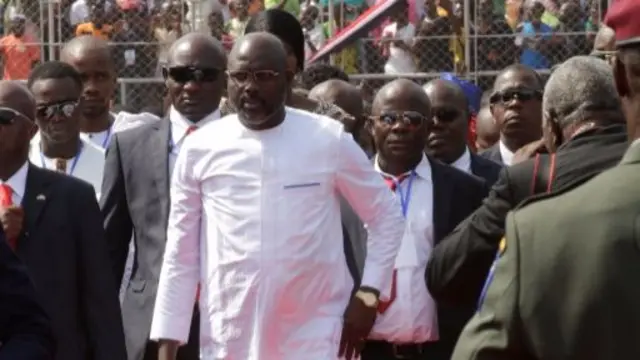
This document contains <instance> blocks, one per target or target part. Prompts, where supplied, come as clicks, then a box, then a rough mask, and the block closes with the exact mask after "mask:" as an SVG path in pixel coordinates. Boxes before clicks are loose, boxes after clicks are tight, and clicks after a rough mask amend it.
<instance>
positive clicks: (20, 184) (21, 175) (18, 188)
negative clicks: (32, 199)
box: [0, 162, 29, 204]
mask: <svg viewBox="0 0 640 360" xmlns="http://www.w3.org/2000/svg"><path fill="white" fill-rule="evenodd" d="M28 173H29V162H25V163H24V164H23V165H22V166H21V167H20V169H18V171H16V172H15V173H13V175H11V177H10V178H8V179H7V181H6V182H5V181H2V180H0V184H6V185H9V187H10V188H11V190H12V192H11V201H12V202H13V203H14V204H21V203H22V199H24V194H25V192H26V191H27V174H28Z"/></svg>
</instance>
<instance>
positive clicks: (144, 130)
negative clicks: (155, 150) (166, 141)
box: [113, 118, 169, 145]
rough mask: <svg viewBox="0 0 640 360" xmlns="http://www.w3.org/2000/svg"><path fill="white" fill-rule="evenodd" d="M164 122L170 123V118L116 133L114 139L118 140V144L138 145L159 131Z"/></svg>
mask: <svg viewBox="0 0 640 360" xmlns="http://www.w3.org/2000/svg"><path fill="white" fill-rule="evenodd" d="M162 121H169V119H168V118H164V119H160V120H159V121H152V122H146V123H143V124H140V125H139V126H134V127H130V128H125V129H121V130H118V131H115V132H114V134H113V138H114V139H118V140H117V141H118V144H119V145H122V144H127V143H129V142H133V143H137V142H139V141H140V140H141V139H144V138H145V136H148V135H149V134H151V133H153V132H154V131H157V130H158V128H159V126H160V123H161V122H162ZM115 124H116V123H114V126H115Z"/></svg>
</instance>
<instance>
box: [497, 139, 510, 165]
mask: <svg viewBox="0 0 640 360" xmlns="http://www.w3.org/2000/svg"><path fill="white" fill-rule="evenodd" d="M498 146H499V147H500V157H502V163H503V164H505V165H506V166H511V164H512V163H513V152H512V151H511V150H509V148H507V145H505V144H504V143H503V142H502V141H498Z"/></svg>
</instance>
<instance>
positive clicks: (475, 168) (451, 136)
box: [424, 79, 501, 186]
mask: <svg viewBox="0 0 640 360" xmlns="http://www.w3.org/2000/svg"><path fill="white" fill-rule="evenodd" d="M424 90H425V92H426V93H427V96H428V97H429V100H430V101H431V111H432V118H433V126H432V128H431V129H430V131H429V134H428V137H427V145H426V147H425V150H426V152H427V154H428V155H430V156H431V157H433V158H436V159H438V160H440V161H442V162H444V163H446V164H449V165H451V166H453V167H455V168H457V169H458V170H461V171H464V172H466V173H469V174H473V175H475V176H478V177H480V178H482V179H484V180H485V181H486V183H487V185H488V186H491V185H493V183H495V182H496V180H497V179H498V173H500V169H501V166H500V165H499V164H498V163H496V162H493V161H490V160H487V159H484V158H482V157H480V156H478V155H476V154H474V153H472V152H471V151H469V147H468V146H467V141H468V139H467V133H468V127H469V110H468V109H469V103H468V101H467V98H466V96H465V95H464V92H463V91H462V89H461V88H460V86H459V85H458V84H456V83H454V82H452V81H449V80H443V79H437V80H432V81H430V82H428V83H427V84H426V85H425V86H424Z"/></svg>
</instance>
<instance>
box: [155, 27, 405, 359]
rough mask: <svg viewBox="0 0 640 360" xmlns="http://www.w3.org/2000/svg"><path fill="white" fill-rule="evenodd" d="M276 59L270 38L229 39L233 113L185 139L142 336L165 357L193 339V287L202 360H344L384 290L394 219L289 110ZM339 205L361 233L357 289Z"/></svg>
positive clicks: (350, 157)
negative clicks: (358, 222) (364, 231)
mask: <svg viewBox="0 0 640 360" xmlns="http://www.w3.org/2000/svg"><path fill="white" fill-rule="evenodd" d="M286 58H287V53H286V51H285V49H284V46H283V44H282V42H281V41H280V40H279V39H278V38H277V37H275V36H273V35H271V34H269V33H266V32H256V33H251V34H247V35H245V36H244V37H242V38H241V39H240V40H239V41H237V42H236V43H235V44H234V47H233V49H232V51H231V54H230V55H229V71H228V75H229V78H230V79H229V86H228V93H229V100H230V101H231V102H232V103H233V105H234V106H235V107H236V108H237V109H238V113H237V115H229V116H227V117H225V118H223V119H221V120H220V121H218V122H214V123H212V124H211V125H209V126H207V127H205V128H204V129H202V130H201V131H198V132H197V133H195V134H194V135H193V138H191V139H189V141H188V142H187V143H186V144H185V147H184V148H183V150H182V152H181V153H180V156H179V158H178V160H177V162H176V170H175V175H174V178H173V180H174V181H173V185H172V191H171V213H170V219H169V230H168V235H167V248H166V251H165V253H164V262H163V265H162V273H161V275H160V283H159V285H158V299H157V301H156V306H155V309H154V318H153V325H152V329H151V338H153V339H158V340H159V341H160V342H161V349H162V352H161V357H160V359H161V360H173V359H174V358H175V351H176V349H177V347H178V346H179V344H181V343H184V342H185V341H186V339H187V337H188V336H189V332H190V331H189V323H190V320H191V314H192V312H193V306H192V301H193V299H194V297H195V296H196V291H197V290H196V288H197V284H198V282H200V283H201V285H202V287H201V294H200V306H201V308H202V309H203V311H202V313H203V314H205V311H206V318H204V315H203V321H202V336H201V339H202V343H201V354H202V358H203V359H215V358H218V359H232V358H233V359H253V360H272V359H279V360H298V359H318V360H320V359H322V360H324V359H327V360H328V359H339V358H346V359H353V358H354V355H355V356H357V353H358V351H359V348H360V346H361V345H362V342H363V339H364V338H365V337H366V335H367V334H368V332H369V330H370V327H371V325H372V324H373V320H374V318H375V311H376V306H377V303H378V298H379V296H380V293H381V292H382V294H383V295H382V297H383V298H385V297H386V296H385V295H384V293H385V292H387V291H388V290H387V289H389V288H390V287H391V273H392V271H393V259H394V258H395V256H396V253H397V250H398V246H399V244H400V238H401V236H402V231H403V229H404V227H403V219H402V216H401V214H400V210H399V209H398V207H397V206H396V204H395V202H394V199H393V196H392V194H391V193H389V191H388V189H386V188H385V186H384V183H383V181H382V179H381V178H380V176H379V175H377V174H376V173H375V172H374V171H373V167H372V166H371V164H370V162H369V161H368V160H367V158H366V156H365V154H364V152H363V151H362V149H360V148H359V147H358V145H357V144H356V143H355V142H354V141H353V138H352V137H351V135H349V134H348V133H346V132H345V131H344V127H343V126H342V125H341V124H340V123H338V122H336V121H335V120H334V119H331V118H328V117H325V116H322V115H317V114H313V113H309V112H306V111H302V110H297V109H291V108H287V107H285V103H286V98H287V94H288V89H289V87H290V86H291V81H292V80H293V76H294V74H293V73H292V72H290V71H288V70H287V64H286ZM339 196H344V198H345V199H346V200H347V201H348V203H349V204H350V205H351V206H352V207H353V208H354V209H355V211H356V213H357V214H358V215H359V216H360V217H361V218H362V219H364V220H365V223H367V225H368V230H369V234H370V237H369V242H368V247H367V257H366V259H365V266H364V274H363V276H362V282H361V284H360V285H359V286H358V287H357V288H356V290H355V291H354V282H353V280H352V277H351V274H349V270H348V267H347V262H346V259H345V254H344V249H343V246H342V238H341V237H342V235H343V233H342V228H341V223H340V200H339ZM353 293H355V295H352V294H353ZM220 324H223V325H222V327H221V326H220ZM354 352H355V354H354Z"/></svg>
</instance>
